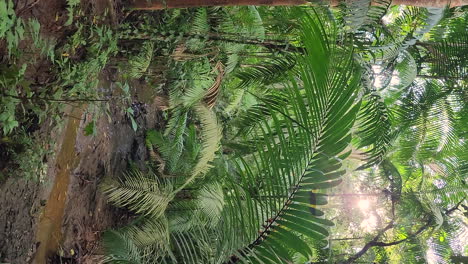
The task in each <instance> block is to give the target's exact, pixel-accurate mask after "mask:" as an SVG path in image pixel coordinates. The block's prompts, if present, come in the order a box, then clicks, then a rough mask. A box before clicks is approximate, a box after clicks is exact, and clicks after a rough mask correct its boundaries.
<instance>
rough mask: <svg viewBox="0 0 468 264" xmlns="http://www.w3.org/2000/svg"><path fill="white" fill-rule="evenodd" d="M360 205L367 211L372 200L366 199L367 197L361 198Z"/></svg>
mask: <svg viewBox="0 0 468 264" xmlns="http://www.w3.org/2000/svg"><path fill="white" fill-rule="evenodd" d="M358 206H359V208H360V209H361V210H363V211H365V210H367V209H369V206H370V201H369V200H367V199H366V200H365V199H361V200H359V202H358Z"/></svg>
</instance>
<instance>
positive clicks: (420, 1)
mask: <svg viewBox="0 0 468 264" xmlns="http://www.w3.org/2000/svg"><path fill="white" fill-rule="evenodd" d="M343 1H346V0H330V1H323V2H329V3H330V5H331V6H336V5H338V4H339V3H340V2H343ZM347 1H348V2H351V1H353V0H347ZM319 2H322V1H320V0H311V1H310V0H309V1H306V0H151V1H148V0H133V3H132V4H130V5H129V7H130V8H133V9H137V10H162V9H166V8H189V7H204V6H244V5H255V6H296V5H305V4H310V3H319ZM392 5H411V6H421V7H445V6H450V7H454V6H463V5H468V0H393V1H392Z"/></svg>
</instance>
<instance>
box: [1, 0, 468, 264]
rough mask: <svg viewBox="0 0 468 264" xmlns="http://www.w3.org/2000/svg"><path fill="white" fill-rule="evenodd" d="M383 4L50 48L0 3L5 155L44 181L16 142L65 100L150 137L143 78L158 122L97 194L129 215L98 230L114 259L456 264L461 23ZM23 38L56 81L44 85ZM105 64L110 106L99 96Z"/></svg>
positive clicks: (130, 32)
mask: <svg viewBox="0 0 468 264" xmlns="http://www.w3.org/2000/svg"><path fill="white" fill-rule="evenodd" d="M375 2H376V3H374V4H373V5H370V4H369V3H370V1H368V0H360V1H354V2H352V3H348V4H344V3H343V4H341V5H340V6H338V7H337V8H333V9H331V8H328V7H326V6H315V7H304V6H301V7H288V8H286V7H254V6H238V7H209V8H195V9H173V10H167V11H161V12H160V13H159V16H157V17H156V16H152V15H150V14H148V13H145V12H141V13H139V12H134V13H130V14H129V15H128V16H127V17H126V18H125V19H124V20H123V23H121V24H120V25H118V26H116V27H114V28H112V29H111V28H109V27H107V26H106V25H104V24H99V23H94V22H92V23H90V21H89V18H87V17H86V16H78V17H77V18H76V17H75V19H73V17H70V19H69V24H70V25H74V28H75V32H74V33H73V35H72V36H71V37H70V38H69V39H68V41H67V42H66V43H65V44H61V45H60V46H59V47H55V46H54V44H53V43H50V42H49V41H47V40H46V39H44V38H41V37H39V27H40V26H39V25H38V23H37V21H34V20H31V21H22V20H21V19H19V18H17V17H16V16H15V14H14V12H12V6H11V5H12V3H11V1H9V2H5V3H0V17H1V18H2V20H0V39H3V38H4V39H5V40H6V42H5V43H6V44H7V45H6V50H7V51H8V53H7V54H8V55H7V56H8V61H9V62H10V63H9V64H4V65H2V66H0V69H1V70H2V72H1V73H0V76H1V80H0V88H1V90H0V91H1V94H2V95H1V97H0V103H1V106H0V107H1V109H2V113H1V114H0V124H1V125H2V131H1V132H0V133H1V136H2V138H1V139H0V152H2V151H3V149H6V151H3V152H8V153H9V154H8V155H5V157H7V158H8V159H9V160H11V161H10V162H11V163H16V168H18V166H19V168H20V169H21V170H23V171H24V172H26V173H27V172H29V173H30V174H32V175H38V174H36V173H35V172H36V171H37V170H40V169H41V168H42V167H41V166H42V165H43V164H41V159H42V157H43V156H44V155H46V153H44V152H45V151H44V150H43V149H42V152H39V151H36V152H34V155H36V159H38V160H39V162H36V163H34V161H28V162H26V161H23V160H22V159H21V155H27V154H26V153H25V151H24V150H21V149H18V146H17V145H18V144H20V145H25V146H26V148H31V146H32V145H34V144H33V143H31V142H30V141H31V140H30V139H29V136H30V135H32V134H33V133H32V132H34V131H35V130H37V129H33V128H29V127H28V126H27V125H28V124H31V123H33V122H31V120H30V119H31V118H34V124H35V125H37V126H39V125H43V124H44V121H47V122H48V124H49V125H51V126H59V125H60V113H61V112H62V111H63V104H61V103H63V102H67V103H76V102H86V103H87V104H90V105H92V106H93V107H92V108H90V109H93V111H96V112H99V113H102V114H105V113H108V109H109V104H108V101H107V100H108V99H109V98H116V97H117V98H118V100H119V102H120V103H121V108H122V111H123V112H124V113H126V114H127V115H128V117H129V120H130V121H129V122H130V125H131V126H132V127H133V128H134V129H135V130H138V129H142V128H139V127H138V125H137V124H136V122H135V118H136V113H135V110H134V109H133V108H132V107H129V106H128V103H129V96H130V93H131V92H130V87H129V86H131V83H132V81H134V80H136V79H138V80H140V81H145V82H147V83H150V84H151V85H152V88H154V90H155V91H156V92H157V93H158V95H160V96H161V98H164V100H165V104H167V107H165V108H164V109H163V111H164V115H165V117H166V122H165V126H164V129H161V130H156V129H154V128H147V130H146V131H145V135H146V148H147V149H148V152H149V153H150V158H149V160H147V164H146V167H145V168H143V169H142V168H135V166H131V165H132V164H131V162H129V170H128V171H127V172H125V173H123V174H122V175H121V176H120V177H108V178H106V179H105V181H104V182H103V183H102V184H101V190H102V192H103V193H105V194H106V195H107V197H108V201H109V202H110V203H112V204H114V205H115V206H118V207H122V208H125V209H127V210H129V211H131V212H132V213H133V214H134V217H133V218H132V222H131V223H130V224H129V225H127V226H123V227H119V228H116V229H113V230H108V231H107V232H105V233H104V234H103V236H102V244H103V248H104V249H105V252H106V260H105V261H106V262H109V263H238V262H240V263H353V262H356V261H361V262H364V263H372V262H375V263H425V262H432V263H451V262H450V261H451V259H452V260H454V259H455V258H454V256H459V255H463V254H466V250H467V245H466V242H464V241H463V238H466V235H467V233H468V231H467V228H466V224H467V220H468V219H467V217H466V212H467V206H466V194H467V190H468V187H467V185H466V176H467V174H468V163H467V162H468V156H467V155H468V145H467V139H466V135H467V131H468V128H467V125H468V120H467V117H468V113H467V105H466V103H467V102H468V94H467V89H466V85H467V78H468V76H467V73H468V69H467V66H468V65H467V62H468V58H467V56H468V35H467V31H466V29H467V27H468V24H467V23H468V13H467V12H466V8H465V7H458V8H451V9H449V8H420V7H409V6H391V5H390V1H384V0H380V1H375ZM69 5H70V10H75V9H78V7H77V5H74V4H73V3H71V2H70V3H69ZM75 11H76V10H75ZM2 12H3V13H4V14H3V13H2ZM78 13H79V12H78ZM72 14H73V12H72ZM91 25H92V26H91ZM25 31H26V32H27V33H28V34H30V35H31V38H32V39H33V40H34V44H35V48H32V49H41V54H43V55H41V56H43V59H44V58H45V59H46V60H48V61H50V63H51V65H52V67H53V71H54V73H56V75H57V78H56V79H54V80H52V81H50V82H48V83H47V84H45V85H44V86H41V89H39V88H38V87H34V86H31V84H30V83H28V82H25V81H24V73H25V71H26V69H27V67H29V65H28V63H27V62H25V63H23V64H20V63H19V62H21V63H22V61H23V60H24V57H22V56H24V54H21V51H20V50H18V48H17V46H18V42H19V41H20V40H21V39H22V38H25V37H27V36H26V35H25V34H24V32H25ZM83 54H84V55H83ZM4 59H5V60H6V58H4ZM36 59H37V58H36ZM161 65H163V66H161ZM106 67H107V68H109V67H111V68H117V69H118V71H119V72H120V74H121V78H120V79H119V82H118V85H117V87H118V90H119V92H117V93H106V92H102V91H96V89H95V88H96V86H97V84H98V82H99V74H100V72H101V71H102V70H103V69H104V68H106ZM51 116H52V118H51ZM52 119H55V120H52ZM93 124H94V123H93V122H90V123H89V124H88V126H87V127H86V133H87V134H89V135H92V134H95V133H98V132H99V131H95V129H96V128H95V127H94V126H93ZM20 128H22V129H20ZM145 129H146V128H145ZM20 139H21V141H20ZM26 139H29V141H28V140H26ZM36 146H37V145H36ZM39 148H40V145H39ZM28 164H29V165H28ZM31 164H32V165H31ZM37 164H41V165H37ZM31 166H32V168H31ZM31 172H32V173H31ZM0 176H1V175H0ZM1 178H2V177H0V180H1ZM364 202H365V203H368V204H366V206H361V210H360V211H359V210H356V208H357V207H358V204H363V203H364ZM369 203H370V204H369ZM370 219H371V220H370ZM361 222H364V223H367V224H366V225H367V226H362V225H360V223H361Z"/></svg>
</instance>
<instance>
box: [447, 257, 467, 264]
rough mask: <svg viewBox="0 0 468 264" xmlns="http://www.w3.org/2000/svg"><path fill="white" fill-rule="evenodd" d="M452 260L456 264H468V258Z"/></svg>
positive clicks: (453, 258) (451, 258) (454, 258)
mask: <svg viewBox="0 0 468 264" xmlns="http://www.w3.org/2000/svg"><path fill="white" fill-rule="evenodd" d="M450 260H451V261H452V262H453V263H455V264H463V263H468V256H451V257H450Z"/></svg>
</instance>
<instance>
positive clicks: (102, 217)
mask: <svg viewBox="0 0 468 264" xmlns="http://www.w3.org/2000/svg"><path fill="white" fill-rule="evenodd" d="M82 2H83V1H82ZM65 3H66V1H64V0H18V1H15V10H16V12H17V14H18V15H19V16H21V17H22V18H29V17H35V18H37V19H38V20H39V22H40V23H41V25H42V28H41V30H42V31H41V33H42V34H44V35H46V36H50V37H53V38H55V39H57V41H58V42H60V41H63V40H64V39H65V38H66V37H67V35H69V34H70V32H66V30H65V29H64V28H63V27H62V25H63V23H64V21H65V20H66V18H67V12H66V9H65V8H66V6H65ZM84 5H85V8H88V10H91V11H92V12H96V13H100V12H102V10H104V9H105V8H106V7H109V6H111V8H112V10H115V8H116V4H115V2H114V1H112V0H94V1H89V2H86V3H84ZM109 23H111V24H112V23H116V19H115V12H110V18H109ZM0 60H1V58H0ZM47 69H48V67H47V65H46V64H45V65H44V62H43V61H42V62H41V61H39V62H38V63H37V67H35V68H32V70H31V71H30V72H27V74H29V76H31V78H36V77H35V76H46V77H47V75H48V73H47ZM39 71H43V72H41V73H40V74H39ZM109 72H110V71H107V70H106V71H104V72H103V74H102V78H101V83H100V85H101V86H102V87H99V88H104V89H111V90H112V88H113V86H114V83H113V82H112V81H111V80H115V76H114V75H115V73H112V74H111V73H109ZM51 78H52V77H51ZM36 81H37V80H36ZM133 88H134V91H135V94H134V95H133V100H134V101H135V102H139V101H142V100H143V99H142V98H139V97H141V94H145V96H146V94H148V89H149V88H148V87H147V86H146V85H145V84H144V83H138V82H136V83H133ZM139 95H140V96H139ZM147 99H148V98H146V101H148V100H147ZM143 101H145V100H143ZM158 104H159V103H158V102H154V103H152V102H151V101H149V103H148V104H144V105H142V107H143V108H144V109H145V111H144V114H142V115H140V116H139V117H138V118H136V121H137V123H138V126H139V129H138V130H137V132H134V131H133V129H132V127H131V124H130V120H129V119H128V117H126V116H125V114H124V111H123V109H122V108H118V107H116V105H117V104H114V103H110V105H111V106H112V107H111V109H110V110H111V114H110V115H109V116H108V115H101V116H100V117H99V119H98V120H97V122H96V127H97V134H96V135H95V136H85V135H84V128H85V126H86V125H87V124H88V123H89V122H90V121H91V120H92V118H93V117H92V116H91V115H90V114H86V113H85V114H83V115H81V116H78V117H68V118H69V119H70V118H77V120H76V122H75V123H76V124H77V128H76V129H77V130H76V131H77V133H76V138H73V143H74V144H73V146H72V147H73V151H72V152H73V153H74V155H75V157H74V158H73V166H71V168H67V169H68V171H69V175H68V176H69V177H68V179H67V181H66V185H65V187H60V188H64V190H62V192H61V193H63V194H64V195H65V197H60V195H59V198H58V200H61V201H63V202H61V203H62V206H63V210H62V211H63V214H60V217H59V219H60V221H59V223H58V224H59V229H60V233H61V234H60V237H59V238H57V237H55V238H51V239H52V240H53V239H56V240H59V241H56V242H58V244H59V247H58V249H57V252H56V253H54V254H51V255H49V256H48V257H47V260H45V259H44V262H42V260H39V261H38V259H37V254H38V250H39V249H40V248H41V247H44V246H45V247H48V246H47V245H44V244H42V245H41V243H45V242H40V241H38V235H39V234H40V233H41V232H43V230H38V227H40V226H41V225H40V223H41V221H43V219H44V217H47V214H46V213H45V211H46V208H48V207H49V208H50V207H52V209H53V206H55V205H54V203H60V202H58V201H55V200H51V199H53V197H52V195H51V191H52V190H53V189H54V186H55V184H56V180H57V178H56V176H57V173H58V172H59V171H61V170H63V168H62V167H61V166H62V165H63V164H59V163H60V162H58V161H59V160H60V159H59V158H57V157H55V158H52V157H51V158H49V159H48V174H47V179H46V181H45V183H39V182H37V181H32V180H29V181H28V180H25V179H22V178H20V177H10V178H8V179H7V180H6V181H5V182H3V183H1V185H0V263H11V264H23V263H38V264H40V263H99V262H100V260H102V250H101V249H100V247H99V239H100V235H101V233H102V231H105V230H106V229H108V228H110V227H115V226H117V225H120V224H122V223H126V222H128V221H129V218H131V215H129V214H128V213H127V212H125V211H122V210H120V209H117V208H115V207H113V206H111V205H109V204H107V203H106V200H105V197H103V195H102V194H101V193H100V192H99V183H100V182H101V181H102V180H103V178H105V177H117V176H118V175H120V174H121V173H122V172H123V171H125V169H126V168H127V166H128V161H130V160H132V161H134V162H135V163H136V164H137V165H138V164H139V165H142V164H143V162H144V160H146V159H147V155H148V154H147V150H146V147H145V144H144V132H143V131H144V130H145V129H147V128H154V127H157V126H158V125H159V124H160V122H161V120H162V117H161V112H160V111H159V108H160V106H159V105H158ZM63 130H64V131H65V130H66V129H63ZM40 131H41V130H39V132H38V133H50V131H47V130H42V132H40ZM64 131H52V133H51V135H52V136H53V137H55V139H56V142H57V144H56V152H55V153H56V156H57V155H59V154H60V153H61V152H60V150H61V148H62V147H63V146H64V145H65V144H66V143H67V142H68V141H69V140H71V139H70V138H67V137H66V136H65V134H66V133H64ZM67 165H68V164H67ZM54 199H55V198H54ZM50 221H52V220H50ZM54 221H55V220H54ZM47 243H49V242H47ZM59 255H60V257H59Z"/></svg>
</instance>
